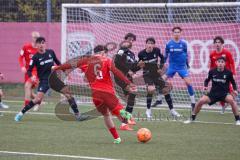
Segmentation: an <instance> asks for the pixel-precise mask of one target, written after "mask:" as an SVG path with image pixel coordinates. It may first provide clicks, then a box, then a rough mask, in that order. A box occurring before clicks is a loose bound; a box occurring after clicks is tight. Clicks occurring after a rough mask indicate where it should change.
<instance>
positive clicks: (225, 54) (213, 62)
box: [210, 48, 236, 75]
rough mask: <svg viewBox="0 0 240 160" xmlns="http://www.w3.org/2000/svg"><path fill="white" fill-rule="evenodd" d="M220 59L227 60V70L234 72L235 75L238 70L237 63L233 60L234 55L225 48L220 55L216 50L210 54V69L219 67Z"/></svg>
mask: <svg viewBox="0 0 240 160" xmlns="http://www.w3.org/2000/svg"><path fill="white" fill-rule="evenodd" d="M218 57H224V58H226V68H227V69H228V70H230V71H232V73H233V74H234V75H235V74H236V70H235V63H234V60H233V56H232V53H231V52H230V51H229V50H227V49H225V48H223V49H222V51H221V52H219V53H218V52H217V51H216V50H214V51H212V52H211V53H210V69H213V68H216V67H217V65H216V60H217V58H218Z"/></svg>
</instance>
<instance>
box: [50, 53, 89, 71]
mask: <svg viewBox="0 0 240 160" xmlns="http://www.w3.org/2000/svg"><path fill="white" fill-rule="evenodd" d="M87 61H88V57H84V56H80V57H77V58H73V59H71V60H69V61H68V62H66V63H64V64H61V65H59V66H55V67H54V68H53V70H62V71H65V70H68V69H75V68H78V67H81V66H82V65H83V64H84V63H87Z"/></svg>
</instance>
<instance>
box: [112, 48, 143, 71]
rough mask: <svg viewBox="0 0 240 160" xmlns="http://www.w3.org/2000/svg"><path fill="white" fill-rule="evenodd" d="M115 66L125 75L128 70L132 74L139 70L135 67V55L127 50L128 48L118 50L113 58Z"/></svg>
mask: <svg viewBox="0 0 240 160" xmlns="http://www.w3.org/2000/svg"><path fill="white" fill-rule="evenodd" d="M114 63H115V66H116V67H117V68H118V69H119V70H120V71H122V72H123V74H125V75H126V74H127V73H128V72H129V71H130V70H131V71H132V72H136V71H138V70H140V69H141V68H140V67H138V66H137V60H136V58H135V54H134V53H133V52H132V51H131V50H129V49H128V48H125V47H122V48H120V49H119V50H118V53H117V54H116V55H115V58H114Z"/></svg>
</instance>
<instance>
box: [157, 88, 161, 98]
mask: <svg viewBox="0 0 240 160" xmlns="http://www.w3.org/2000/svg"><path fill="white" fill-rule="evenodd" d="M157 100H158V101H162V93H161V90H160V89H158V94H157Z"/></svg>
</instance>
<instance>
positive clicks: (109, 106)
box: [92, 90, 123, 115]
mask: <svg viewBox="0 0 240 160" xmlns="http://www.w3.org/2000/svg"><path fill="white" fill-rule="evenodd" d="M92 97H93V103H94V104H95V107H96V108H97V110H98V112H100V113H101V114H102V115H107V114H108V112H109V111H110V112H111V113H112V114H114V112H115V111H116V110H121V109H123V106H122V104H121V103H120V102H119V100H118V98H117V97H116V95H115V94H114V93H109V92H104V91H98V90H94V91H92Z"/></svg>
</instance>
